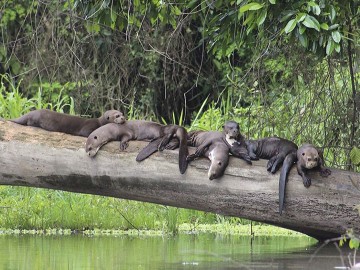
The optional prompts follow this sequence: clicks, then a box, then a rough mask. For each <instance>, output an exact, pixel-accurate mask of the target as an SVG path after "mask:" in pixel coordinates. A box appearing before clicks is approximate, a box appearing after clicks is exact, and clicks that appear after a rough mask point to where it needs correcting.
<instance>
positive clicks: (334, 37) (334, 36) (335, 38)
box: [331, 31, 341, 43]
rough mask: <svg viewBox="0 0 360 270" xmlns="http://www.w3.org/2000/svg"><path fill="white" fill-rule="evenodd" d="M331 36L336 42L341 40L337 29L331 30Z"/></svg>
mask: <svg viewBox="0 0 360 270" xmlns="http://www.w3.org/2000/svg"><path fill="white" fill-rule="evenodd" d="M331 36H332V38H333V40H334V41H335V42H336V43H339V42H340V40H341V35H340V32H339V31H333V32H331Z"/></svg>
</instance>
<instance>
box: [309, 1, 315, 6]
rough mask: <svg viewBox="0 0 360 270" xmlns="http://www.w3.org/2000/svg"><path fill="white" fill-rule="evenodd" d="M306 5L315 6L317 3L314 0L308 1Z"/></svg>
mask: <svg viewBox="0 0 360 270" xmlns="http://www.w3.org/2000/svg"><path fill="white" fill-rule="evenodd" d="M308 5H309V6H310V7H315V6H317V4H316V3H315V2H314V1H310V2H308Z"/></svg>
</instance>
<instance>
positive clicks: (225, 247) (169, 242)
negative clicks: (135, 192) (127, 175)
mask: <svg viewBox="0 0 360 270" xmlns="http://www.w3.org/2000/svg"><path fill="white" fill-rule="evenodd" d="M250 242H251V241H250V237H243V236H242V237H241V236H223V235H216V234H200V235H184V234H181V235H179V236H176V237H167V236H163V237H159V236H152V237H149V236H146V237H144V236H136V237H133V236H83V235H69V236H33V235H20V236H12V235H0V269H7V270H12V269H46V270H48V269H96V270H98V269H106V270H108V269H131V270H132V269H320V270H321V269H334V267H335V266H342V265H343V264H342V261H341V256H340V254H339V251H338V250H337V249H336V248H335V247H334V245H328V246H326V247H325V248H323V249H322V250H320V252H319V253H317V254H316V256H314V258H313V260H312V262H311V263H310V264H309V260H310V258H311V255H312V254H314V252H315V250H316V248H317V246H316V245H314V243H315V242H314V241H313V240H311V239H310V238H307V237H255V239H254V241H253V244H252V245H251V244H250ZM349 252H350V251H349V250H344V251H343V253H344V254H343V255H344V257H346V256H347V255H348V253H349ZM345 260H346V261H348V259H347V258H345ZM357 261H359V259H357Z"/></svg>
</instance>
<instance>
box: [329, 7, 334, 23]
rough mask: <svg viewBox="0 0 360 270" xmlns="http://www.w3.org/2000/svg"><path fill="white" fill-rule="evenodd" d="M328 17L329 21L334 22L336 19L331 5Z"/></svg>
mask: <svg viewBox="0 0 360 270" xmlns="http://www.w3.org/2000/svg"><path fill="white" fill-rule="evenodd" d="M329 17H330V21H331V22H334V20H335V17H336V11H335V8H334V6H333V5H331V8H330V14H329Z"/></svg>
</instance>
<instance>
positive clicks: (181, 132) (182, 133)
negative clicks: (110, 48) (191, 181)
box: [176, 127, 189, 174]
mask: <svg viewBox="0 0 360 270" xmlns="http://www.w3.org/2000/svg"><path fill="white" fill-rule="evenodd" d="M176 137H177V138H178V140H179V143H180V145H179V170H180V173H181V174H184V173H185V171H186V169H187V166H188V161H187V160H186V158H187V156H188V155H189V150H188V145H187V131H186V129H185V128H183V127H179V128H178V129H177V131H176Z"/></svg>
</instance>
